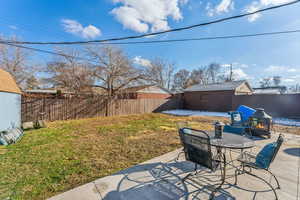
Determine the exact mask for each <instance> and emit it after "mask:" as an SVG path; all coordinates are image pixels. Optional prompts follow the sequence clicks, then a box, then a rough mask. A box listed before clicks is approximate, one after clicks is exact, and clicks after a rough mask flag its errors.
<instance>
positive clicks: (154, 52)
mask: <svg viewBox="0 0 300 200" xmlns="http://www.w3.org/2000/svg"><path fill="white" fill-rule="evenodd" d="M288 1H290V0H245V1H241V0H239V1H238V0H214V1H199V0H88V1H84V0H63V1H62V0H43V1H37V0H26V1H20V0H3V1H2V2H1V7H0V34H1V35H4V36H10V35H16V36H18V37H19V38H21V39H22V40H27V41H73V40H87V39H104V38H112V37H119V36H128V35H135V34H141V33H148V32H153V31H160V30H166V29H168V28H175V27H180V26H185V25H190V24H195V23H200V22H206V21H209V20H213V19H217V18H222V17H226V16H231V15H235V14H240V13H243V12H247V11H251V10H252V11H253V10H255V9H260V8H264V7H269V6H273V5H276V4H281V3H286V2H288ZM299 10H300V3H299V4H294V5H292V6H288V7H285V8H280V9H277V10H273V11H268V12H265V13H263V14H262V15H260V16H258V15H255V16H251V17H250V18H242V19H237V20H232V21H228V22H224V23H220V24H215V25H210V26H207V27H202V28H195V29H193V30H187V31H182V32H177V33H169V34H165V35H161V36H156V37H153V38H146V39H144V40H154V39H157V40H160V39H176V38H190V37H207V36H209V37H210V36H222V35H232V34H248V33H257V32H272V31H284V30H294V29H300V12H299ZM37 47H38V48H43V49H49V48H51V46H49V47H44V46H43V47H41V46H37ZM122 47H123V48H124V49H125V50H126V52H127V53H128V54H129V56H130V57H132V58H135V57H137V58H139V59H137V60H139V61H141V60H142V59H152V58H155V57H158V56H159V57H163V58H166V59H168V60H170V61H172V62H175V63H176V66H177V68H178V69H182V68H185V69H190V70H192V69H194V68H197V67H199V66H202V65H207V64H209V63H211V62H218V63H220V64H223V65H224V67H225V66H226V65H227V64H229V63H233V66H234V70H235V73H236V76H239V77H240V78H247V79H249V80H250V81H251V82H252V83H253V84H256V83H257V82H258V81H259V79H261V78H262V77H269V76H273V75H280V76H282V78H283V83H284V84H286V85H292V84H296V83H300V33H296V34H289V35H280V36H266V37H260V38H243V39H227V40H215V41H212V40H210V41H197V42H195V41H194V42H184V43H172V44H170V43H168V44H151V45H149V44H141V45H126V46H125V45H124V46H122ZM34 58H35V59H36V60H35V61H38V62H41V63H43V62H46V61H47V60H49V59H50V58H51V56H48V55H43V54H35V56H34Z"/></svg>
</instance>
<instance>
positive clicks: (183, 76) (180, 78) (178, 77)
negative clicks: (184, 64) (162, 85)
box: [172, 69, 190, 91]
mask: <svg viewBox="0 0 300 200" xmlns="http://www.w3.org/2000/svg"><path fill="white" fill-rule="evenodd" d="M189 80H190V72H189V71H188V70H186V69H181V70H179V71H178V72H177V73H176V74H175V75H174V83H173V88H172V90H173V91H182V90H184V89H185V88H187V87H188V86H189Z"/></svg>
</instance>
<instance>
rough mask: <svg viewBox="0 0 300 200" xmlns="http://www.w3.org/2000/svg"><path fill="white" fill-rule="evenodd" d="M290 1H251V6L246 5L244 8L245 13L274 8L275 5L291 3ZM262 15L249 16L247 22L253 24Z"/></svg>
mask: <svg viewBox="0 0 300 200" xmlns="http://www.w3.org/2000/svg"><path fill="white" fill-rule="evenodd" d="M291 1H292V0H258V1H253V2H252V3H251V4H249V5H247V6H246V8H245V11H246V12H248V13H251V12H255V11H257V10H260V9H263V8H265V7H268V6H275V5H280V4H284V3H288V2H291ZM261 16H262V15H261V14H259V13H256V14H253V15H250V16H249V17H248V21H249V22H254V21H256V20H257V19H258V18H260V17H261Z"/></svg>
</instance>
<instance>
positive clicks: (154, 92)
mask: <svg viewBox="0 0 300 200" xmlns="http://www.w3.org/2000/svg"><path fill="white" fill-rule="evenodd" d="M122 93H126V94H128V95H129V97H130V98H131V99H167V98H170V97H171V96H172V93H171V92H170V91H168V90H166V89H164V88H161V87H158V86H155V85H143V86H135V87H130V88H126V89H124V90H122Z"/></svg>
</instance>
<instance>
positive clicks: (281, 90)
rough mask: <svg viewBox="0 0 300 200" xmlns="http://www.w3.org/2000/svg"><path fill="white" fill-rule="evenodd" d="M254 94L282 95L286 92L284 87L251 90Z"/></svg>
mask: <svg viewBox="0 0 300 200" xmlns="http://www.w3.org/2000/svg"><path fill="white" fill-rule="evenodd" d="M253 90H254V94H284V93H285V92H286V91H287V88H286V87H285V86H277V87H265V88H253Z"/></svg>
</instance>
